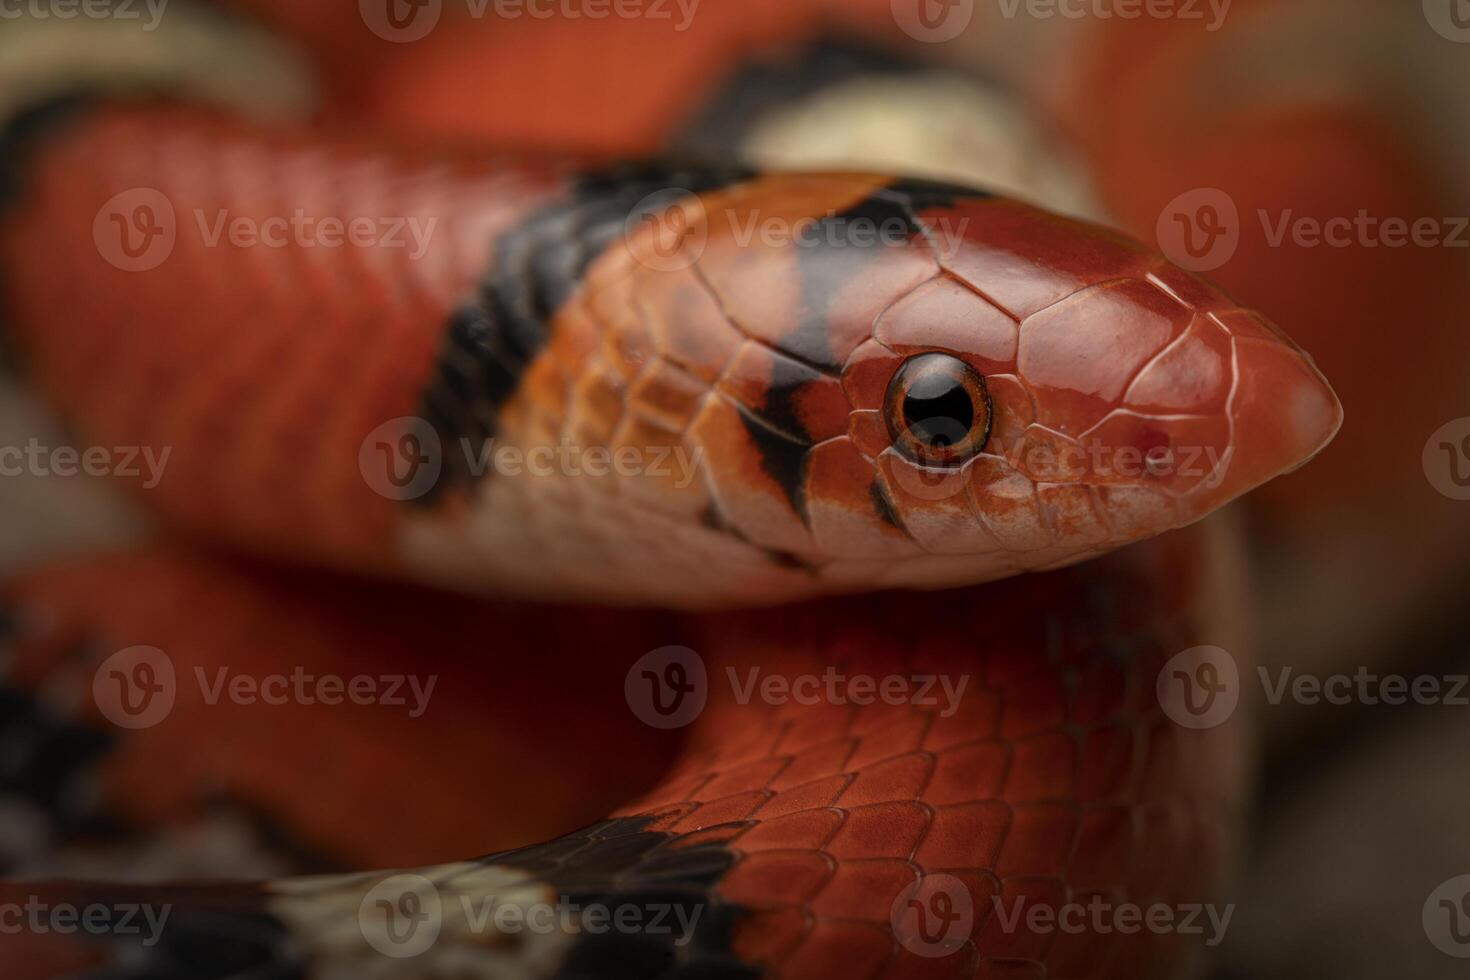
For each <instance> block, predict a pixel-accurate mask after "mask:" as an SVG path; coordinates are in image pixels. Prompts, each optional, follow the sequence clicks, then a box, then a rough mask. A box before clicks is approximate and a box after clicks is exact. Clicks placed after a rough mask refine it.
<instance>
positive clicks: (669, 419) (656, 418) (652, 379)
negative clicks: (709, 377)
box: [627, 360, 709, 431]
mask: <svg viewBox="0 0 1470 980" xmlns="http://www.w3.org/2000/svg"><path fill="white" fill-rule="evenodd" d="M627 390H628V401H629V403H630V405H631V406H632V407H633V410H634V411H635V412H637V413H638V414H639V415H641V416H642V417H644V418H645V419H648V420H649V421H652V422H655V423H657V424H659V425H662V426H664V427H666V428H668V429H672V430H674V431H682V430H683V429H684V427H685V426H687V425H688V424H689V420H690V419H692V418H693V417H694V412H695V410H696V409H698V407H699V401H700V399H701V398H703V397H704V396H705V394H706V393H707V392H708V391H709V385H708V384H707V383H706V382H704V381H703V380H701V379H699V378H696V377H694V375H692V374H690V373H688V372H687V371H684V370H683V369H682V368H679V367H676V366H675V365H673V364H672V363H670V362H669V361H664V360H658V361H655V362H653V363H652V364H651V365H649V367H648V368H646V369H645V370H643V371H641V372H640V373H639V374H638V375H637V376H636V377H634V378H633V379H632V380H631V381H630V382H629V383H628V389H627Z"/></svg>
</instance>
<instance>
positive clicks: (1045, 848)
mask: <svg viewBox="0 0 1470 980" xmlns="http://www.w3.org/2000/svg"><path fill="white" fill-rule="evenodd" d="M1080 819H1081V814H1080V813H1079V812H1078V811H1077V809H1076V808H1075V807H1073V806H1071V805H1069V804H1065V803H1034V804H1027V805H1024V806H1018V807H1016V808H1015V814H1014V816H1013V817H1012V822H1011V832H1010V833H1009V834H1007V835H1006V839H1005V843H1004V844H1002V845H1001V849H1000V857H999V858H998V859H997V861H996V865H995V871H996V874H998V875H1000V876H1001V877H1007V876H1010V875H1061V874H1062V873H1063V872H1065V871H1066V869H1067V862H1068V861H1069V860H1071V856H1072V851H1073V847H1072V845H1073V841H1074V838H1075V837H1076V836H1077V826H1078V823H1079V822H1080Z"/></svg>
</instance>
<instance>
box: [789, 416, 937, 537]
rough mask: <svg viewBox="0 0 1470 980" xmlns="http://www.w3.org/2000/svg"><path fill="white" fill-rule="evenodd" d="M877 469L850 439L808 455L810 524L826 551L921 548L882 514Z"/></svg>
mask: <svg viewBox="0 0 1470 980" xmlns="http://www.w3.org/2000/svg"><path fill="white" fill-rule="evenodd" d="M878 492H881V486H880V484H879V482H878V473H877V471H876V470H875V469H874V467H873V463H872V461H871V460H870V459H869V457H867V456H865V455H863V452H862V450H860V449H859V448H858V447H857V446H856V445H854V444H853V443H852V441H851V440H849V439H846V438H840V439H833V440H831V441H829V442H824V443H822V444H821V445H819V446H815V447H813V448H812V450H811V452H810V453H808V454H807V470H806V496H805V500H806V513H807V524H808V525H809V526H810V528H811V532H812V537H813V538H814V539H815V540H816V542H817V547H818V548H819V549H821V551H822V553H823V554H825V555H830V556H835V557H844V556H852V557H858V558H866V557H872V556H874V555H875V554H877V555H893V556H898V555H909V554H914V553H916V552H917V551H918V549H917V548H916V547H915V546H914V544H913V542H912V541H910V540H909V539H908V537H907V536H906V535H905V534H904V533H903V531H901V530H900V529H898V528H896V527H894V526H893V524H892V523H890V522H889V521H888V520H887V519H885V517H884V516H883V515H882V514H880V513H879V510H878V505H877V504H876V503H875V500H874V498H875V495H876V494H877V493H878Z"/></svg>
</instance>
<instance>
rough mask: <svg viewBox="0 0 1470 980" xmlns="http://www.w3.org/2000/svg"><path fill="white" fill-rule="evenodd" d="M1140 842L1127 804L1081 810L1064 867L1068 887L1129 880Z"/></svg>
mask: <svg viewBox="0 0 1470 980" xmlns="http://www.w3.org/2000/svg"><path fill="white" fill-rule="evenodd" d="M1143 843H1144V842H1143V838H1141V837H1139V836H1138V831H1137V824H1136V821H1135V820H1134V816H1133V811H1132V810H1131V809H1130V808H1128V807H1125V806H1110V807H1102V808H1097V809H1089V810H1086V811H1084V812H1083V814H1082V821H1081V824H1080V825H1079V826H1078V829H1077V851H1076V853H1075V854H1074V855H1073V858H1072V862H1071V864H1070V865H1069V866H1068V869H1067V870H1068V875H1069V876H1070V881H1071V883H1072V887H1074V888H1077V889H1098V888H1109V887H1117V886H1118V885H1120V884H1124V883H1126V882H1129V881H1132V880H1133V877H1134V874H1135V870H1134V868H1135V858H1136V852H1137V850H1138V849H1139V845H1140V844H1143ZM1145 846H1146V847H1152V845H1145Z"/></svg>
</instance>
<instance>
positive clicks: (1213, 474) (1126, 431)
mask: <svg viewBox="0 0 1470 980" xmlns="http://www.w3.org/2000/svg"><path fill="white" fill-rule="evenodd" d="M1230 438H1231V427H1230V422H1229V420H1228V419H1227V418H1226V417H1225V415H1224V414H1223V413H1221V414H1216V415H1206V416H1203V417H1200V418H1156V417H1152V416H1148V415H1133V414H1130V413H1128V412H1117V413H1115V414H1113V415H1111V416H1109V417H1108V418H1107V419H1105V420H1104V421H1103V422H1102V423H1101V424H1100V425H1098V426H1097V428H1095V429H1093V430H1092V431H1091V432H1089V433H1088V434H1087V437H1086V443H1087V445H1088V446H1089V447H1092V448H1093V449H1094V450H1095V453H1094V455H1095V458H1096V459H1097V460H1098V461H1099V462H1100V464H1101V465H1100V466H1099V467H1098V468H1097V471H1096V472H1094V473H1093V475H1092V479H1093V480H1094V481H1097V482H1102V483H1122V484H1123V485H1125V486H1126V485H1139V486H1143V487H1147V488H1152V489H1157V490H1161V491H1163V492H1165V493H1168V494H1175V495H1177V494H1183V493H1188V492H1189V491H1190V490H1192V489H1194V488H1195V487H1198V486H1200V485H1201V484H1203V483H1206V482H1207V481H1208V482H1214V481H1215V480H1217V479H1219V477H1220V474H1219V473H1218V472H1217V471H1218V469H1219V466H1220V464H1221V463H1222V462H1225V463H1227V464H1228V465H1229V467H1230V468H1232V469H1233V468H1234V465H1235V458H1234V453H1232V454H1231V456H1230V457H1229V458H1227V457H1226V452H1227V450H1229V449H1230V446H1231V441H1230ZM1272 458H1273V459H1275V458H1277V457H1274V456H1273V457H1272Z"/></svg>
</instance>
